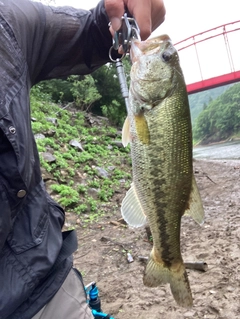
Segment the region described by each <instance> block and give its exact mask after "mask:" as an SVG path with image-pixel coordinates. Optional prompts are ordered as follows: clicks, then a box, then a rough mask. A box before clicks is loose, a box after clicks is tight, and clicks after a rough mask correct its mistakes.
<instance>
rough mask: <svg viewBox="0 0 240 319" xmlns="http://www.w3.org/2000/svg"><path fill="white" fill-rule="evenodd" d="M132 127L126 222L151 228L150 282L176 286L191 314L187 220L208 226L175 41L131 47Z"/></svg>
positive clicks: (126, 132) (127, 131)
mask: <svg viewBox="0 0 240 319" xmlns="http://www.w3.org/2000/svg"><path fill="white" fill-rule="evenodd" d="M131 55H132V60H133V65H132V69H131V84H130V92H129V106H128V110H127V111H128V119H127V121H126V122H125V124H124V127H123V144H124V145H126V144H127V143H128V142H130V145H131V158H132V175H133V183H132V186H131V189H130V190H129V191H128V192H127V194H126V197H125V198H124V200H123V203H122V207H121V211H122V215H123V218H124V219H125V220H126V221H127V222H128V223H129V224H130V225H131V226H133V227H138V226H141V225H143V224H144V223H145V222H148V224H149V226H150V229H151V233H152V237H153V249H152V252H151V254H150V260H149V262H148V264H147V267H146V269H145V273H144V277H143V282H144V284H145V285H146V286H149V287H156V286H158V285H161V284H163V283H170V287H171V291H172V293H173V296H174V298H175V300H176V301H177V303H178V304H179V305H181V306H184V307H190V306H192V295H191V289H190V285H189V282H188V278H187V273H186V271H185V267H184V264H183V260H182V256H181V250H180V230H181V217H182V216H183V214H184V213H188V214H191V215H192V217H193V218H194V219H195V220H196V221H198V222H200V223H201V222H202V220H203V216H204V212H203V207H202V202H201V198H200V195H199V192H198V190H197V186H196V183H195V179H194V176H193V168H192V135H191V119H190V111H189V104H188V96H187V92H186V86H185V82H184V78H183V74H182V71H181V68H180V65H179V59H178V54H177V52H176V50H175V49H174V47H173V46H172V43H171V40H170V38H169V37H168V36H166V35H164V36H160V37H157V38H154V39H150V40H147V41H144V42H140V41H138V40H136V41H134V42H133V43H132V48H131Z"/></svg>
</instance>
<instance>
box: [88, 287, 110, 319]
mask: <svg viewBox="0 0 240 319" xmlns="http://www.w3.org/2000/svg"><path fill="white" fill-rule="evenodd" d="M85 291H86V294H87V303H88V305H89V307H90V308H91V309H92V314H93V316H94V318H95V319H102V318H106V319H114V318H113V317H111V316H110V315H108V314H106V313H104V312H102V310H101V300H100V298H99V296H98V288H97V286H96V283H95V282H94V281H93V282H91V283H90V284H88V285H87V286H85Z"/></svg>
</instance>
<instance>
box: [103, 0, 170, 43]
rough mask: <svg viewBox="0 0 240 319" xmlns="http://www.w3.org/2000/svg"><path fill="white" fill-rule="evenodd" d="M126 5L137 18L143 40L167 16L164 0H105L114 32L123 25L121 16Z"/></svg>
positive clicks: (111, 28)
mask: <svg viewBox="0 0 240 319" xmlns="http://www.w3.org/2000/svg"><path fill="white" fill-rule="evenodd" d="M125 7H126V8H127V9H128V11H129V13H130V14H131V15H132V16H133V17H134V18H135V19H136V21H137V24H138V26H139V29H140V36H141V39H142V40H146V39H147V38H148V37H149V36H150V34H151V33H152V31H154V30H155V29H156V28H157V27H158V26H159V25H160V24H161V23H162V22H163V21H164V18H165V12H166V11H165V7H164V3H163V0H105V9H106V12H107V14H108V17H109V19H110V21H111V27H110V32H111V33H112V34H113V33H114V32H115V31H117V30H118V29H119V28H120V27H121V17H122V16H123V14H124V12H125V10H124V9H125Z"/></svg>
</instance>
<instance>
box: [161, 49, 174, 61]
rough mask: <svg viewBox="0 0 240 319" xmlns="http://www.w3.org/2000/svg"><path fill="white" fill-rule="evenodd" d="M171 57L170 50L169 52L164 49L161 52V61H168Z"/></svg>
mask: <svg viewBox="0 0 240 319" xmlns="http://www.w3.org/2000/svg"><path fill="white" fill-rule="evenodd" d="M171 58H172V54H171V52H169V51H164V52H163V53H162V59H163V61H165V62H168V61H170V60H171Z"/></svg>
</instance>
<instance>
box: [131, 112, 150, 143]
mask: <svg viewBox="0 0 240 319" xmlns="http://www.w3.org/2000/svg"><path fill="white" fill-rule="evenodd" d="M134 118H135V124H136V131H137V135H138V138H139V140H140V141H141V142H142V143H143V144H149V143H150V133H149V128H148V124H147V121H146V119H145V116H144V114H139V115H135V117H134Z"/></svg>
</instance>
